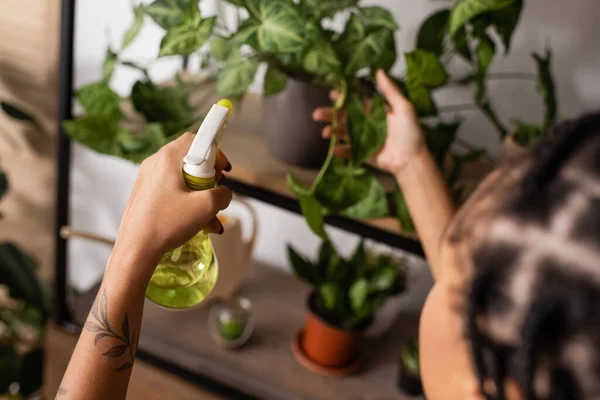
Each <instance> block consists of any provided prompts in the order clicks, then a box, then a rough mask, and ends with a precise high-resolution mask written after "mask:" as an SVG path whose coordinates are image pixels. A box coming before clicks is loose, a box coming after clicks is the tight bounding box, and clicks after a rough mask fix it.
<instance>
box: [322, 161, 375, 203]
mask: <svg viewBox="0 0 600 400" xmlns="http://www.w3.org/2000/svg"><path fill="white" fill-rule="evenodd" d="M370 185H371V180H370V175H367V174H366V173H365V170H364V169H362V168H357V167H353V166H350V165H343V164H342V163H341V161H339V160H338V159H333V160H332V161H331V164H330V165H329V167H328V168H327V169H326V170H325V173H324V174H323V178H322V179H321V181H320V182H319V183H318V185H317V187H316V188H315V197H316V199H317V200H318V202H319V203H320V204H323V205H324V206H326V207H327V211H328V213H329V214H335V213H339V212H341V211H343V210H345V209H347V208H348V207H350V206H353V205H354V204H356V203H358V202H359V201H361V200H362V199H363V197H364V196H365V194H366V193H367V192H368V191H369V187H370Z"/></svg>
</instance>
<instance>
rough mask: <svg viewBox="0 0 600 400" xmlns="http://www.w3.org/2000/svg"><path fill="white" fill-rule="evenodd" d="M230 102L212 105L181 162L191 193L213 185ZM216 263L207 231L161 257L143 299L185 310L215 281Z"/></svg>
mask: <svg viewBox="0 0 600 400" xmlns="http://www.w3.org/2000/svg"><path fill="white" fill-rule="evenodd" d="M231 110H232V105H231V102H230V101H229V100H220V101H219V102H218V103H217V104H215V105H213V106H212V108H211V109H210V111H209V112H208V114H207V115H206V118H205V119H204V122H203V123H202V126H200V129H199V130H198V133H197V134H196V137H195V138H194V141H193V142H192V145H191V146H190V149H189V151H188V153H187V155H186V156H185V158H184V159H183V178H184V180H185V184H186V185H187V187H188V188H189V189H191V190H207V189H211V188H213V187H214V186H215V160H216V156H217V151H218V147H219V142H220V140H221V135H222V132H223V129H224V128H225V125H226V122H227V118H228V117H229V115H230V114H231ZM217 275H218V261H217V258H216V256H215V254H214V251H213V246H212V243H211V241H210V238H209V236H208V234H207V232H206V231H205V230H204V229H203V230H201V231H200V232H198V234H197V235H196V236H194V237H193V238H192V239H190V240H189V241H188V242H186V243H185V244H184V245H183V246H180V247H178V248H176V249H174V250H171V251H169V252H167V253H165V255H164V256H163V257H162V259H161V261H160V263H159V264H158V266H157V267H156V270H155V271H154V274H153V275H152V278H151V279H150V283H149V284H148V287H147V289H146V298H148V299H149V300H151V301H152V302H154V303H156V304H158V305H160V306H163V307H167V308H188V307H192V306H195V305H197V304H199V303H200V302H202V300H204V299H205V298H206V296H208V294H209V293H210V292H211V291H212V289H213V287H214V286H215V283H216V281H217Z"/></svg>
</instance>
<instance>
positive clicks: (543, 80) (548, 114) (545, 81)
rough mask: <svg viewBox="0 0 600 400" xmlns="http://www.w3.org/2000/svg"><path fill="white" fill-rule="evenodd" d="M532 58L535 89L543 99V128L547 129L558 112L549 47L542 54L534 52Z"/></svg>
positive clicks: (553, 121)
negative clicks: (535, 70)
mask: <svg viewBox="0 0 600 400" xmlns="http://www.w3.org/2000/svg"><path fill="white" fill-rule="evenodd" d="M533 58H534V59H535V62H536V63H537V71H538V87H537V89H538V92H539V93H540V95H541V96H542V99H543V101H544V130H548V129H550V127H551V126H552V125H554V123H555V122H556V116H557V114H558V100H557V98H556V88H555V86H554V78H553V77H552V52H551V51H550V49H546V54H545V55H544V56H541V55H539V54H535V53H534V54H533Z"/></svg>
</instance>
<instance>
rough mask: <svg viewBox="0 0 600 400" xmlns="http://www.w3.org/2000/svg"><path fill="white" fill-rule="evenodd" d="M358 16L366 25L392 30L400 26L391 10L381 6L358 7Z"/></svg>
mask: <svg viewBox="0 0 600 400" xmlns="http://www.w3.org/2000/svg"><path fill="white" fill-rule="evenodd" d="M358 10H359V12H360V16H361V18H362V20H363V21H364V22H365V24H366V25H368V26H371V27H377V28H387V29H390V30H392V31H395V30H397V29H398V28H400V27H399V26H398V24H397V23H396V20H395V19H394V16H393V15H392V13H391V12H389V11H388V10H386V9H385V8H383V7H378V6H371V7H359V8H358Z"/></svg>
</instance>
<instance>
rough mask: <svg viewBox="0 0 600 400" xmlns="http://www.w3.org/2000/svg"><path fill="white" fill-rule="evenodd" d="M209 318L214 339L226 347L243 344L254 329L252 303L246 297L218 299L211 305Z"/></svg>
mask: <svg viewBox="0 0 600 400" xmlns="http://www.w3.org/2000/svg"><path fill="white" fill-rule="evenodd" d="M208 318H209V319H208V322H209V330H210V333H211V336H212V338H213V340H214V341H215V342H216V343H217V344H218V345H220V346H222V347H225V348H230V349H233V348H237V347H241V346H243V345H244V344H246V342H247V341H248V340H249V339H250V336H251V335H252V332H253V330H254V324H255V321H254V313H253V311H252V303H251V302H250V300H248V299H247V298H245V297H234V298H232V299H228V300H221V301H218V302H217V303H216V304H213V305H212V306H211V308H210V313H209V317H208Z"/></svg>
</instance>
